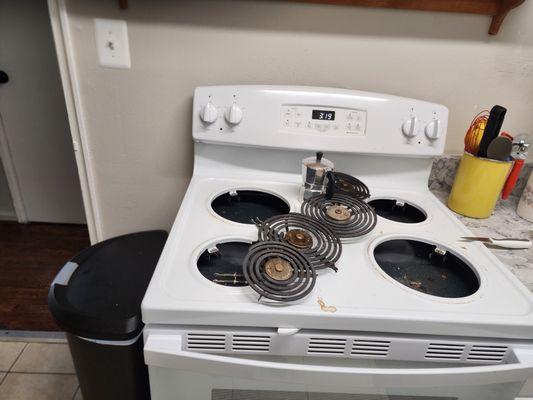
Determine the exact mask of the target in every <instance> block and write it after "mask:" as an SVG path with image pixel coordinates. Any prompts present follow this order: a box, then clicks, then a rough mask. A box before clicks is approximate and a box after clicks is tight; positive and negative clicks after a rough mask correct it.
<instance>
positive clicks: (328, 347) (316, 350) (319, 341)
mask: <svg viewBox="0 0 533 400" xmlns="http://www.w3.org/2000/svg"><path fill="white" fill-rule="evenodd" d="M345 349H346V339H345V338H338V337H337V338H335V337H312V338H310V339H309V344H308V346H307V353H308V354H330V355H342V354H344V350H345Z"/></svg>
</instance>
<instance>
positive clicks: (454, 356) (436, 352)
mask: <svg viewBox="0 0 533 400" xmlns="http://www.w3.org/2000/svg"><path fill="white" fill-rule="evenodd" d="M465 347H466V345H464V344H455V343H430V344H429V346H428V348H427V350H426V356H425V358H426V359H429V360H460V359H461V358H462V357H463V352H464V350H465Z"/></svg>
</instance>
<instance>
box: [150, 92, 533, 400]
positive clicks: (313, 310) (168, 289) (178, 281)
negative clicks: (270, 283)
mask: <svg viewBox="0 0 533 400" xmlns="http://www.w3.org/2000/svg"><path fill="white" fill-rule="evenodd" d="M447 120H448V111H447V109H446V108H445V107H443V106H441V105H437V104H432V103H427V102H422V101H418V100H412V99H407V98H400V97H395V96H388V95H381V94H375V93H366V92H358V91H348V90H341V89H324V88H313V87H281V86H214V87H201V88H197V89H196V91H195V95H194V106H193V138H194V141H195V154H194V174H193V177H192V180H191V183H190V185H189V188H188V190H187V193H186V195H185V197H184V199H183V203H182V205H181V208H180V211H179V213H178V215H177V217H176V220H175V222H174V225H173V228H172V231H171V233H170V236H169V239H168V241H167V244H166V246H165V249H164V251H163V254H162V256H161V258H160V260H159V264H158V266H157V269H156V271H155V274H154V276H153V278H152V281H151V283H150V286H149V288H148V291H147V293H146V296H145V298H144V301H143V304H142V313H143V320H144V322H145V324H146V328H145V331H144V336H145V360H146V363H147V364H148V366H149V371H150V384H151V390H152V399H154V400H159V399H202V400H204V399H219V398H220V399H232V398H234V399H271V398H287V399H293V398H294V399H300V398H302V399H329V398H332V399H333V398H334V399H345V398H346V399H389V398H390V399H421V400H423V399H512V398H514V397H515V396H516V395H517V394H518V393H519V391H520V389H521V387H522V385H523V383H524V382H525V381H526V380H527V379H528V378H530V377H533V314H532V304H533V302H532V296H531V294H530V292H529V291H528V290H527V289H526V288H525V287H524V286H523V285H522V284H521V283H520V282H519V281H518V280H517V279H516V278H515V277H514V276H513V275H512V274H511V273H510V272H509V271H508V269H507V268H506V267H505V266H504V265H502V264H501V262H499V261H498V260H497V259H496V257H495V256H493V255H492V253H491V252H490V251H489V250H487V249H486V248H485V247H484V246H483V245H482V244H480V243H469V242H463V241H461V239H460V238H461V237H462V236H467V235H470V232H469V231H468V230H467V229H466V227H465V226H464V225H462V224H461V223H460V222H459V221H458V220H457V218H455V217H454V215H453V214H452V213H451V212H450V211H449V210H448V209H447V208H446V207H445V206H444V205H443V204H442V203H441V202H440V201H439V200H438V199H436V198H435V196H433V195H432V194H431V193H430V191H429V190H428V187H427V181H428V177H429V173H430V169H431V165H432V157H433V156H436V155H439V154H442V152H443V148H444V141H445V136H446V128H447ZM315 151H322V152H324V157H327V158H328V159H329V160H331V161H332V162H333V163H334V164H335V171H342V172H344V173H348V174H350V175H353V176H355V177H357V178H358V179H360V180H361V181H363V182H364V183H365V184H366V185H367V186H368V189H369V191H370V194H371V196H370V198H368V199H366V200H365V201H366V202H367V203H368V204H370V205H372V206H373V207H375V208H376V210H377V213H378V217H377V224H376V225H375V228H374V229H373V230H372V231H371V232H370V233H368V234H366V235H363V236H357V237H353V238H350V239H349V240H343V241H342V254H341V256H340V259H339V260H338V261H337V262H336V267H337V269H338V270H337V271H336V272H335V271H334V270H333V269H331V268H326V269H323V270H319V271H317V272H316V281H315V284H314V287H313V289H312V290H311V292H310V293H308V294H307V295H306V296H304V297H303V298H300V299H298V300H295V301H287V302H283V301H282V302H279V301H272V300H270V299H268V298H264V297H262V298H261V297H260V296H259V295H258V293H257V292H256V291H255V290H253V289H252V288H251V287H250V286H249V285H247V282H246V280H245V278H244V277H243V276H242V274H241V273H240V272H239V271H238V270H235V271H233V272H232V273H233V275H232V274H230V273H228V270H227V269H226V270H224V271H223V272H213V269H212V267H213V262H214V263H215V264H216V265H223V266H224V268H226V267H227V265H229V264H231V263H233V264H235V263H236V262H237V263H239V262H240V258H239V257H238V255H239V254H241V253H242V251H244V253H245V252H246V248H247V247H248V246H249V244H251V243H253V242H256V241H257V240H258V228H257V226H256V224H254V223H253V222H252V219H253V218H256V219H257V218H258V219H259V220H261V219H265V218H268V217H269V216H270V215H275V214H283V213H287V212H293V213H299V212H300V211H301V201H300V197H299V190H300V186H301V184H302V177H301V160H302V159H303V158H305V157H309V156H312V155H313V154H314V152H315ZM232 198H236V199H237V203H238V204H237V205H235V204H234V203H232V205H231V208H230V209H225V208H223V207H222V208H221V207H220V205H221V204H222V206H223V205H224V204H225V203H224V202H226V203H227V202H228V201H229V202H231V201H232ZM228 199H229V200H228ZM254 202H259V203H260V204H259V206H258V207H259V208H254ZM262 202H266V203H267V205H268V207H266V206H265V207H266V208H265V207H263V205H262V204H261V203H262ZM249 207H251V208H249ZM239 208H244V209H245V212H244V217H243V216H242V215H240V216H239V215H236V214H235V215H234V212H235V210H236V209H239ZM380 211H383V212H380ZM254 212H257V213H258V215H254V214H253V213H254ZM269 213H270V214H269ZM251 217H253V218H251ZM232 249H233V250H235V251H237V250H238V251H237V253H234V252H231V251H233V250H232ZM239 249H240V250H239ZM243 249H244V250H243ZM230 250H231V251H230ZM239 251H240V252H241V253H239ZM415 253H416V256H417V257H418V256H420V254H422V257H425V256H424V255H425V254H427V255H428V257H429V258H431V257H436V258H437V259H438V260H441V261H440V262H441V263H442V268H443V269H442V271H445V272H442V273H439V274H440V275H437V276H436V277H435V276H434V275H431V276H429V275H428V276H427V277H426V275H424V270H423V269H422V272H420V270H418V273H420V275H417V276H416V279H415V278H413V277H409V276H407V275H406V273H403V272H400V273H396V271H395V269H397V270H398V271H399V270H400V267H402V268H403V267H407V268H410V266H409V261H408V260H409V257H413V256H414V254H415ZM433 253H434V254H433ZM225 254H228V255H227V256H225ZM241 255H242V254H241ZM224 257H226V258H224ZM405 257H407V258H405ZM213 260H214V261H213ZM406 260H407V261H406ZM434 261H435V260H433V263H434ZM396 263H397V265H396ZM206 268H207V269H206ZM210 268H211V269H210ZM239 268H240V266H239ZM438 268H440V267H439V266H438ZM446 268H449V274H448V270H447V269H446ZM206 271H207V272H206ZM408 271H411V272H408V274H409V273H414V272H413V271H412V270H408ZM435 280H437V281H438V282H436V281H435ZM456 284H457V285H458V289H457V290H455V289H453V287H455V285H456ZM450 288H451V289H450ZM276 396H277V397H276ZM402 396H407V397H402Z"/></svg>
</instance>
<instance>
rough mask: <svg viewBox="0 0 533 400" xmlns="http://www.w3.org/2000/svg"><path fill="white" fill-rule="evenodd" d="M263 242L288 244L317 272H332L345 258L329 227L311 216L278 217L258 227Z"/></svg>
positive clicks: (338, 240)
mask: <svg viewBox="0 0 533 400" xmlns="http://www.w3.org/2000/svg"><path fill="white" fill-rule="evenodd" d="M257 228H258V230H259V234H258V238H259V240H260V241H275V242H281V243H287V244H289V245H291V246H292V247H293V248H295V249H296V250H298V251H300V252H301V253H303V254H305V255H306V256H307V258H308V259H309V261H310V262H311V265H312V266H313V267H314V268H315V270H321V269H324V268H332V269H334V270H335V271H337V267H336V266H335V263H336V262H337V261H338V259H339V258H340V256H341V253H342V244H341V241H340V239H339V237H338V236H337V235H335V233H333V232H332V230H331V229H330V228H328V227H327V226H326V225H324V224H321V223H320V222H319V221H318V220H316V219H315V218H311V217H309V216H307V215H303V214H297V213H289V214H282V215H276V216H274V217H271V218H269V219H267V220H265V221H263V222H261V223H258V225H257Z"/></svg>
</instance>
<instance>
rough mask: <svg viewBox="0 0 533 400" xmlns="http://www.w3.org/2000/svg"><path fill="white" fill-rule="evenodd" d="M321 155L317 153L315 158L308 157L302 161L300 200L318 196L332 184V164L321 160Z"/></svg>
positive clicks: (323, 159)
mask: <svg viewBox="0 0 533 400" xmlns="http://www.w3.org/2000/svg"><path fill="white" fill-rule="evenodd" d="M322 155H323V153H322V152H321V151H319V152H318V153H316V156H315V157H308V158H304V159H303V160H302V187H301V189H300V200H307V199H309V198H311V197H313V196H318V195H320V194H324V193H326V192H331V191H332V190H328V186H329V187H330V189H331V188H332V186H333V184H334V181H335V179H334V176H333V168H334V167H335V166H334V165H333V163H332V162H331V161H329V160H327V159H325V158H322Z"/></svg>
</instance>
